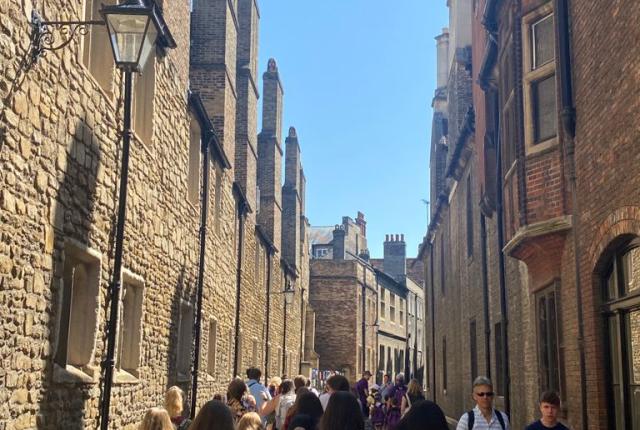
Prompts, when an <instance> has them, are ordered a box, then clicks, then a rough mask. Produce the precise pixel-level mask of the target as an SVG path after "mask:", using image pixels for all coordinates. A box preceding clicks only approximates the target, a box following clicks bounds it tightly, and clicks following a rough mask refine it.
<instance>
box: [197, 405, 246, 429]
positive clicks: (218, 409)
mask: <svg viewBox="0 0 640 430" xmlns="http://www.w3.org/2000/svg"><path fill="white" fill-rule="evenodd" d="M189 430H235V425H234V422H233V414H232V413H231V409H229V407H228V406H227V405H225V404H224V403H222V402H220V401H218V400H210V401H208V402H207V403H205V404H204V406H202V408H200V411H198V415H196V418H195V419H194V420H193V423H191V426H189Z"/></svg>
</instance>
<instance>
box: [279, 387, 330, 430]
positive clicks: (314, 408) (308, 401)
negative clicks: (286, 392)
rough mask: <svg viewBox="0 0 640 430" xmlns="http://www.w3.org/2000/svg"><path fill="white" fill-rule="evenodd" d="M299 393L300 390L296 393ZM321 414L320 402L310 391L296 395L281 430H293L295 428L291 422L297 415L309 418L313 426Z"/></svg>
mask: <svg viewBox="0 0 640 430" xmlns="http://www.w3.org/2000/svg"><path fill="white" fill-rule="evenodd" d="M300 391H302V390H299V391H298V392H300ZM323 412H324V410H323V409H322V404H320V400H319V399H318V397H317V396H316V395H315V394H313V393H312V392H310V391H307V392H305V393H302V394H296V402H295V403H294V404H293V406H292V407H291V408H290V409H289V412H287V419H286V420H285V423H284V428H283V430H292V429H295V427H294V426H292V425H291V422H292V421H293V419H294V418H295V417H296V416H298V415H305V416H308V417H309V418H311V420H312V421H313V425H314V426H315V425H317V423H318V422H319V421H320V418H321V417H322V414H323Z"/></svg>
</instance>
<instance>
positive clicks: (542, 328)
mask: <svg viewBox="0 0 640 430" xmlns="http://www.w3.org/2000/svg"><path fill="white" fill-rule="evenodd" d="M538 347H539V348H540V350H539V351H538V354H540V383H541V385H542V388H543V389H544V390H546V389H547V388H548V387H549V338H548V337H547V298H546V297H545V296H542V297H540V298H539V299H538Z"/></svg>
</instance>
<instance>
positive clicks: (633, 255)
mask: <svg viewBox="0 0 640 430" xmlns="http://www.w3.org/2000/svg"><path fill="white" fill-rule="evenodd" d="M622 271H623V276H624V288H625V293H626V294H629V293H631V292H633V291H635V290H638V289H640V248H634V249H632V250H631V251H629V252H627V253H626V254H625V255H623V256H622Z"/></svg>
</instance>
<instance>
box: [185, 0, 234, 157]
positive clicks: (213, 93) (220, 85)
mask: <svg viewBox="0 0 640 430" xmlns="http://www.w3.org/2000/svg"><path fill="white" fill-rule="evenodd" d="M233 13H234V11H233V10H231V9H230V8H229V3H228V2H227V0H209V1H200V2H197V3H195V4H194V9H193V12H192V13H191V48H190V49H191V58H190V69H189V70H190V73H189V80H190V85H191V89H192V90H193V91H196V92H198V94H200V97H201V99H202V103H203V104H204V106H205V108H206V110H207V112H208V113H209V115H210V117H211V121H212V122H213V125H214V126H215V128H216V133H217V135H218V137H219V138H220V141H221V143H222V146H223V148H224V151H225V154H226V156H227V157H228V158H229V160H234V157H235V141H236V97H234V96H233V95H232V94H233V93H234V92H235V91H236V90H235V87H236V66H237V57H236V46H237V44H238V34H237V31H236V26H235V25H234V24H233V18H232V16H231V15H233ZM213 17H215V22H216V25H211V23H212V18H213ZM212 64H215V65H216V67H211V65H212ZM234 168H235V166H234Z"/></svg>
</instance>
